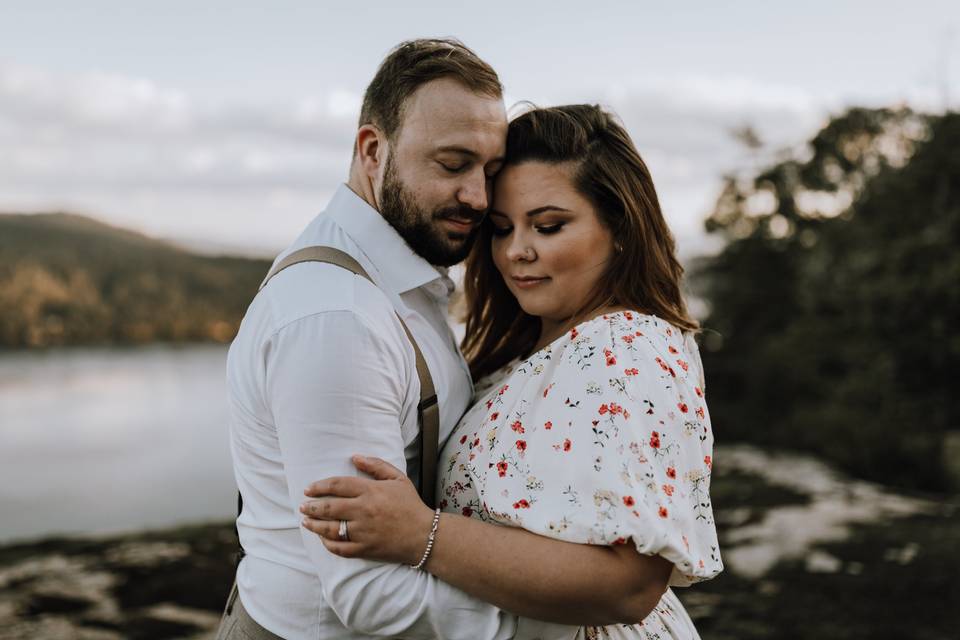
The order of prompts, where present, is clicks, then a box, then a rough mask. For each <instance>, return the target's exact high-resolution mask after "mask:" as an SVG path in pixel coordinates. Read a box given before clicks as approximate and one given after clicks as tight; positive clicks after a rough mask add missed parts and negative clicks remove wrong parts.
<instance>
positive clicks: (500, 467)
mask: <svg viewBox="0 0 960 640" xmlns="http://www.w3.org/2000/svg"><path fill="white" fill-rule="evenodd" d="M497 473H498V474H499V475H500V477H501V478H502V477H503V476H505V475H507V461H506V460H501V461H500V462H498V463H497Z"/></svg>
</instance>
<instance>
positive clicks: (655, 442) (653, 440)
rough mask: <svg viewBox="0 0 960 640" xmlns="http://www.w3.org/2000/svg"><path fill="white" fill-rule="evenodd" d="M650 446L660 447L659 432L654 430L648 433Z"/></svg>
mask: <svg viewBox="0 0 960 640" xmlns="http://www.w3.org/2000/svg"><path fill="white" fill-rule="evenodd" d="M650 446H651V447H653V448H654V449H659V448H660V434H659V433H658V432H656V431H654V432H653V433H651V434H650Z"/></svg>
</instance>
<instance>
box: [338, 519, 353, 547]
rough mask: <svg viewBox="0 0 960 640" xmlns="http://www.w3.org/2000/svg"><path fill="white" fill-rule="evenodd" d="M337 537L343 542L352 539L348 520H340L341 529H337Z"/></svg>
mask: <svg viewBox="0 0 960 640" xmlns="http://www.w3.org/2000/svg"><path fill="white" fill-rule="evenodd" d="M337 538H338V539H339V540H341V541H342V542H348V541H349V540H350V536H349V535H348V534H347V521H346V520H341V521H340V529H339V530H338V531H337Z"/></svg>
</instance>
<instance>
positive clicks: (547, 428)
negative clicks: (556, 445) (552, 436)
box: [543, 420, 553, 431]
mask: <svg viewBox="0 0 960 640" xmlns="http://www.w3.org/2000/svg"><path fill="white" fill-rule="evenodd" d="M543 428H544V429H546V430H547V431H549V430H550V429H553V423H552V422H550V421H549V420H547V421H546V422H544V423H543Z"/></svg>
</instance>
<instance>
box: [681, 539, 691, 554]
mask: <svg viewBox="0 0 960 640" xmlns="http://www.w3.org/2000/svg"><path fill="white" fill-rule="evenodd" d="M680 537H681V538H683V546H684V547H686V548H687V551H690V541H689V540H687V536H684V535H681V536H680Z"/></svg>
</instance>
